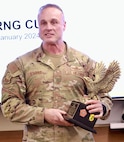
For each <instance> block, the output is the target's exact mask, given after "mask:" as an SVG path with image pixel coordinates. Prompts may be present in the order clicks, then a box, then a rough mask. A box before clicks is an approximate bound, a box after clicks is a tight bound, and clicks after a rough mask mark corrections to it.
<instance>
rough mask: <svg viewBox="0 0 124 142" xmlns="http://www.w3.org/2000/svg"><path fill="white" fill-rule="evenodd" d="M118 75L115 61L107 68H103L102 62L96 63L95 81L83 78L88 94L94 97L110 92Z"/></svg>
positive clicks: (117, 64)
mask: <svg viewBox="0 0 124 142" xmlns="http://www.w3.org/2000/svg"><path fill="white" fill-rule="evenodd" d="M120 73H121V71H120V66H119V63H118V62H117V61H113V62H111V63H110V65H109V67H108V68H105V65H104V64H103V63H102V62H100V63H97V65H96V68H95V79H94V80H92V79H91V78H89V77H84V78H83V80H84V82H85V85H86V87H87V91H88V94H92V95H96V94H98V93H108V92H110V91H111V90H112V89H113V87H114V85H115V83H116V81H117V79H118V78H119V77H120ZM92 97H93V96H92Z"/></svg>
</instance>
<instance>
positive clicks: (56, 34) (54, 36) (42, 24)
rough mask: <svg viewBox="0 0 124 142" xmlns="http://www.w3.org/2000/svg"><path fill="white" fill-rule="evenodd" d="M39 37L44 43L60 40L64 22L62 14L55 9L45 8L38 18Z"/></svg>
mask: <svg viewBox="0 0 124 142" xmlns="http://www.w3.org/2000/svg"><path fill="white" fill-rule="evenodd" d="M38 23H39V36H40V38H41V39H42V40H43V42H46V43H55V42H58V41H60V40H62V36H63V31H64V30H65V26H66V22H65V21H64V16H63V13H62V12H61V11H60V10H58V9H56V8H53V7H52V8H51V7H50V8H46V9H44V10H43V11H42V12H41V13H40V14H39V16H38Z"/></svg>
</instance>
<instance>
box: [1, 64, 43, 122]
mask: <svg viewBox="0 0 124 142" xmlns="http://www.w3.org/2000/svg"><path fill="white" fill-rule="evenodd" d="M25 94H26V86H25V81H24V75H23V71H22V70H21V69H19V67H18V66H17V64H16V63H15V62H12V63H10V64H9V65H8V66H7V70H6V72H5V75H4V77H3V80H2V103H1V110H2V112H3V115H4V117H6V118H8V119H10V120H11V121H12V122H19V123H22V124H33V125H43V124H44V108H41V107H34V106H30V105H28V104H26V101H25Z"/></svg>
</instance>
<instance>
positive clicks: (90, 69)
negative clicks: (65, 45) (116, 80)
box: [79, 55, 113, 120]
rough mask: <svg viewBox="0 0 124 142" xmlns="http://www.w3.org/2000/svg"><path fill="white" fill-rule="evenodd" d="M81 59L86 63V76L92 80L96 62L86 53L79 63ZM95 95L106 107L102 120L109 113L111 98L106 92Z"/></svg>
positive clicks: (111, 104)
mask: <svg viewBox="0 0 124 142" xmlns="http://www.w3.org/2000/svg"><path fill="white" fill-rule="evenodd" d="M82 61H83V62H84V61H85V64H87V66H86V68H85V70H86V71H87V73H88V74H87V76H88V77H90V78H92V79H93V80H94V78H95V70H94V69H95V65H96V62H95V61H94V60H92V59H91V58H89V57H88V56H86V55H85V56H83V58H82V59H81V60H79V62H80V63H81V62H82ZM83 67H85V66H84V65H83ZM97 95H98V98H99V99H100V101H101V102H102V104H103V105H104V106H105V108H106V112H105V114H104V115H103V117H101V119H102V120H105V119H107V118H108V116H109V115H110V111H111V108H112V106H113V103H112V98H111V96H110V95H109V94H108V93H101V94H97Z"/></svg>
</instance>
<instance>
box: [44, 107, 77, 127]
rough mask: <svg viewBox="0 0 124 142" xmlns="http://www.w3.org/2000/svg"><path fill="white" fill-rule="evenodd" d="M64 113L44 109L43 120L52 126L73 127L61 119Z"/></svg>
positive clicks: (57, 110)
mask: <svg viewBox="0 0 124 142" xmlns="http://www.w3.org/2000/svg"><path fill="white" fill-rule="evenodd" d="M65 114H66V112H65V111H62V110H59V109H45V110H44V118H45V120H46V121H47V122H48V123H50V124H53V125H60V126H74V124H72V123H69V122H68V121H66V120H65V119H64V118H63V115H65Z"/></svg>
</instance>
